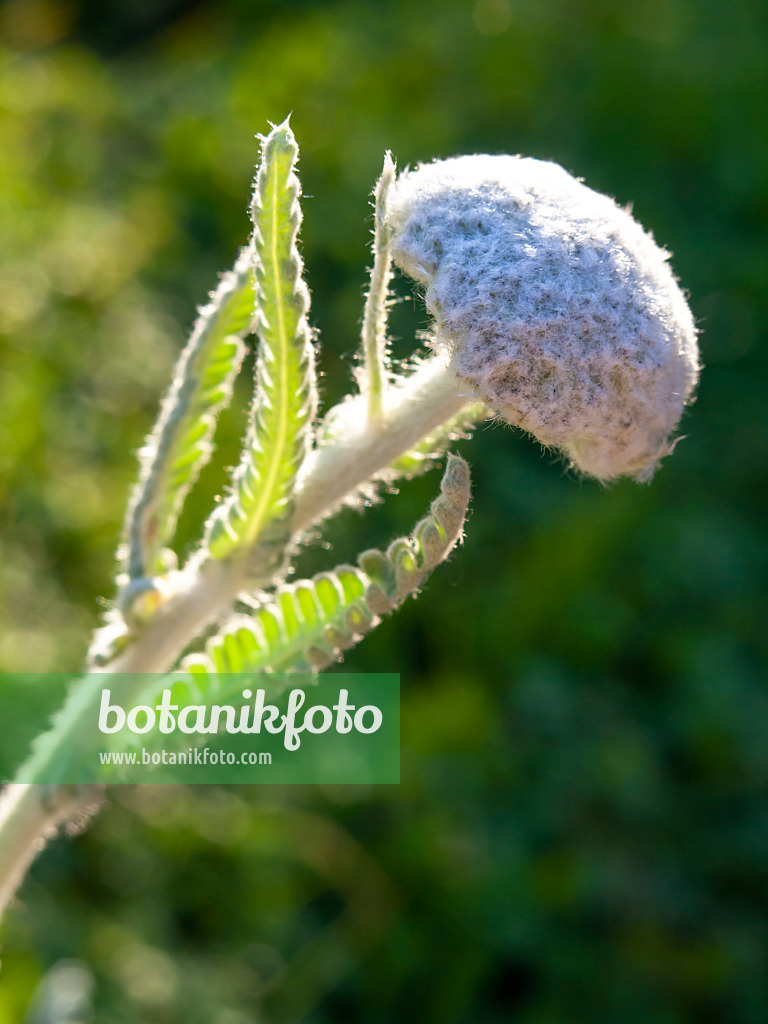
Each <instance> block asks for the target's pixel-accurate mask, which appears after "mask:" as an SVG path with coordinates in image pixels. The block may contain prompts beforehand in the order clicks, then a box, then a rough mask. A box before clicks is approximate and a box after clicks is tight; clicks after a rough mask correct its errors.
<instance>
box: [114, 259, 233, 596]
mask: <svg viewBox="0 0 768 1024" xmlns="http://www.w3.org/2000/svg"><path fill="white" fill-rule="evenodd" d="M252 319H253V269H252V254H251V252H250V251H249V250H248V249H245V250H244V251H243V252H242V253H241V254H240V257H239V258H238V260H237V262H236V263H235V266H234V269H233V270H231V271H230V272H229V273H227V274H225V275H224V276H223V277H222V279H221V282H220V284H219V286H218V288H217V289H216V290H215V291H214V292H213V293H212V294H211V301H210V302H209V303H208V305H207V306H204V307H203V308H202V309H201V310H200V313H199V315H198V318H197V321H196V323H195V326H194V329H193V331H192V334H191V336H190V339H189V342H188V343H187V345H186V347H185V349H184V351H183V352H182V354H181V357H180V359H179V362H178V365H177V367H176V371H175V374H174V380H173V384H172V385H171V389H170V391H169V392H168V395H167V396H166V398H165V399H164V401H163V404H162V408H161V411H160V416H159V418H158V421H157V424H156V426H155V429H154V430H153V432H152V434H151V435H150V437H149V439H148V441H147V443H146V445H145V447H144V449H143V450H142V451H141V452H140V456H139V457H140V460H141V473H140V477H139V483H138V485H137V487H136V491H135V493H134V496H133V498H132V500H131V503H130V506H129V511H128V518H127V525H126V534H127V541H126V547H127V550H126V559H127V563H128V566H127V567H128V572H129V575H130V577H131V579H137V578H138V577H141V576H145V575H146V576H152V575H155V574H156V573H158V572H160V571H161V565H160V564H159V563H160V558H161V552H162V549H163V547H164V546H165V545H167V544H169V543H170V542H171V540H172V539H173V534H174V530H175V528H176V520H177V519H178V516H179V512H180V511H181V508H182V505H183V503H184V499H185V497H186V495H187V493H188V492H189V489H190V488H191V487H192V485H193V484H194V482H195V480H196V479H197V477H198V475H199V473H200V470H201V469H202V467H203V466H204V465H205V463H206V462H207V461H208V459H209V458H210V456H211V452H212V450H213V447H212V444H211V438H212V436H213V432H214V429H215V426H216V416H217V415H218V413H219V411H220V409H221V408H222V406H223V405H224V404H225V403H226V402H227V400H228V399H229V396H230V394H231V392H232V385H233V382H234V379H235V376H236V375H237V371H238V369H239V368H240V363H241V361H242V358H243V355H244V352H245V346H244V345H243V343H242V341H241V340H240V339H241V338H242V337H243V336H244V335H246V334H248V333H249V332H250V330H251V323H252Z"/></svg>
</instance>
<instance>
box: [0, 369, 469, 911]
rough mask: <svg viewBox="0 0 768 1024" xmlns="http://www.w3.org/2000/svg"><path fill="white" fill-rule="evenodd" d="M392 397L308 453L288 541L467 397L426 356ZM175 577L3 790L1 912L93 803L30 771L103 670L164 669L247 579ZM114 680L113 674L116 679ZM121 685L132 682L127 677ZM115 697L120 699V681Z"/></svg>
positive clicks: (206, 570) (197, 571)
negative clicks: (162, 599)
mask: <svg viewBox="0 0 768 1024" xmlns="http://www.w3.org/2000/svg"><path fill="white" fill-rule="evenodd" d="M390 394H391V397H392V403H391V407H390V410H389V414H388V416H387V426H386V429H385V430H381V428H380V426H379V425H372V424H370V423H369V422H368V419H367V416H366V413H365V410H366V398H365V396H362V395H361V396H359V397H358V398H357V399H355V400H353V401H352V402H350V403H348V405H347V406H346V407H345V414H346V418H347V419H348V424H349V426H348V429H347V430H345V431H344V433H343V436H342V437H340V438H339V439H337V440H336V441H334V442H333V443H330V444H328V445H326V446H323V447H321V448H319V449H318V450H317V451H315V452H313V453H312V454H311V455H310V456H309V458H308V460H307V464H306V467H305V469H304V471H303V473H302V475H301V478H300V480H299V486H298V494H297V499H296V504H295V508H294V512H293V516H292V519H291V532H292V536H293V540H294V542H296V543H298V541H299V539H300V538H301V536H302V535H303V534H304V533H305V532H306V530H307V529H309V528H310V527H312V526H314V525H315V524H316V523H318V522H320V521H321V520H322V519H324V518H325V517H326V516H328V515H330V513H331V512H333V511H334V510H335V509H337V508H338V507H339V505H341V504H342V503H343V501H344V500H345V498H348V497H349V496H350V495H351V494H354V493H355V492H356V491H357V490H359V488H360V487H362V486H364V485H365V484H366V483H368V482H369V481H371V480H375V479H376V478H381V477H386V473H387V467H389V466H390V465H391V464H392V463H393V462H394V461H395V460H396V459H397V458H398V457H399V456H401V455H402V454H403V453H404V452H407V451H409V450H410V449H412V448H414V447H416V446H417V445H418V444H419V442H420V441H422V440H423V439H424V438H425V437H427V436H428V435H429V434H431V433H432V432H433V431H435V430H436V429H437V428H439V427H440V426H441V425H442V424H443V423H445V422H446V421H447V420H450V419H451V418H452V417H453V416H455V415H456V414H457V413H458V412H460V411H461V410H462V409H463V408H464V407H465V406H466V405H468V404H469V402H470V401H471V396H469V395H462V394H459V391H458V385H457V382H456V380H455V378H454V376H453V375H452V374H451V373H450V372H449V371H448V370H447V369H446V366H445V364H444V363H443V362H442V360H441V359H439V358H437V357H432V358H430V359H428V360H427V361H426V362H424V363H423V364H422V365H421V366H420V367H419V368H418V369H417V370H416V371H415V372H414V373H413V374H412V375H411V376H410V377H408V378H407V379H406V380H404V381H402V382H401V383H400V384H399V385H398V386H397V387H394V388H392V390H391V392H390ZM179 581H180V582H179V588H178V590H177V591H176V593H175V594H174V595H173V596H172V597H170V598H169V600H168V601H167V602H166V603H165V604H164V605H161V607H160V608H159V609H158V611H157V612H156V614H155V615H154V616H153V618H152V619H150V621H149V622H148V623H147V625H146V626H145V628H144V629H143V630H142V632H141V633H140V634H139V636H137V637H136V639H135V640H134V642H133V643H131V644H130V645H129V646H128V647H127V648H126V649H125V650H124V651H123V652H122V653H121V654H120V655H119V656H118V657H117V658H115V659H114V660H113V661H112V662H111V663H110V664H109V665H108V666H106V667H105V668H103V669H100V670H94V671H93V672H92V673H90V674H89V675H88V676H86V677H85V678H84V679H82V680H80V681H79V683H78V684H77V686H76V688H75V690H74V691H73V693H72V696H71V698H70V699H69V700H68V701H67V703H66V705H65V707H64V708H63V709H62V712H61V714H60V716H59V718H58V719H57V722H56V724H55V725H54V728H53V732H52V733H51V734H49V736H48V738H47V739H48V742H47V743H46V744H45V745H44V746H42V747H41V748H39V750H37V751H36V752H35V753H33V755H32V757H31V758H30V759H29V761H28V762H27V763H26V765H25V766H24V775H23V776H22V777H23V778H24V779H25V782H24V783H14V784H11V785H9V786H7V787H6V790H5V791H4V793H3V794H2V798H1V799H0V914H1V913H2V909H3V907H4V906H5V905H6V904H7V902H8V901H9V900H10V899H11V898H12V896H13V894H14V892H15V891H16V888H17V886H18V885H19V883H20V882H21V880H22V879H23V877H24V874H25V872H26V870H27V868H28V867H29V865H30V864H31V863H32V861H33V859H34V857H35V855H36V854H37V853H38V852H39V850H40V849H41V848H42V845H44V840H45V838H46V837H47V836H49V835H50V834H52V833H53V832H54V831H55V829H56V828H57V827H58V826H59V825H61V824H62V822H65V821H67V820H69V819H71V817H72V815H73V814H74V813H76V812H77V810H78V809H82V807H83V806H84V803H87V802H91V801H92V797H91V796H89V798H88V800H86V801H84V800H83V796H82V795H79V796H78V794H77V792H75V791H74V787H67V786H53V787H51V786H42V785H37V784H30V777H32V778H34V777H35V776H37V777H39V778H40V777H42V778H46V768H48V767H49V765H50V763H51V760H52V759H53V758H55V757H56V756H57V753H58V752H60V751H61V750H62V748H63V747H64V746H65V745H66V744H68V743H72V742H73V737H74V736H76V733H77V728H78V727H79V726H80V725H81V723H82V720H83V716H84V715H86V714H88V713H90V711H91V710H92V708H93V707H95V706H96V702H97V701H98V699H99V695H100V692H101V686H100V682H99V677H100V676H101V675H103V673H105V672H108V673H110V674H113V673H114V674H126V675H130V674H133V673H146V672H166V671H168V670H169V669H171V668H172V667H173V665H174V664H175V663H176V661H177V660H178V658H179V656H180V654H181V653H182V651H183V650H184V648H185V647H186V646H187V644H188V643H189V642H190V641H191V640H192V639H193V638H194V637H195V636H197V635H198V634H199V633H200V631H201V630H202V629H203V628H204V627H205V626H206V625H208V623H210V622H212V621H214V620H216V619H218V618H221V617H222V616H224V615H226V614H227V613H228V612H229V611H230V609H231V607H232V604H233V602H234V600H235V598H236V597H237V595H238V593H239V592H240V591H241V590H242V589H243V587H244V586H245V585H246V570H245V568H244V566H243V564H242V562H241V561H239V560H237V559H234V558H233V559H231V560H227V559H223V560H221V561H214V560H207V561H204V560H203V559H202V558H198V559H197V560H192V561H191V562H190V563H189V565H188V566H187V567H186V569H185V570H184V571H183V572H182V573H181V574H180V575H179ZM118 682H119V681H118V680H115V684H118ZM122 685H123V686H125V687H129V686H130V685H131V683H130V680H129V681H127V682H123V683H122ZM114 695H115V699H116V700H119V698H120V690H119V689H118V688H117V685H115V687H114ZM88 789H89V790H90V789H91V787H88ZM52 791H53V794H54V795H51V792H52ZM46 794H47V796H46ZM41 840H42V841H43V842H42V844H41Z"/></svg>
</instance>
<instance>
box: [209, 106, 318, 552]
mask: <svg viewBox="0 0 768 1024" xmlns="http://www.w3.org/2000/svg"><path fill="white" fill-rule="evenodd" d="M297 158H298V147H297V145H296V142H295V140H294V137H293V133H292V132H291V129H290V127H289V126H288V123H287V122H285V123H284V124H282V125H279V126H278V127H276V128H273V129H272V131H271V132H270V133H269V135H268V136H267V137H266V138H265V139H264V140H263V143H262V162H261V166H260V167H259V171H258V174H257V177H256V185H255V189H254V195H253V207H252V213H253V223H254V235H253V247H254V251H255V268H256V298H257V301H256V308H257V324H256V330H257V332H258V335H259V340H260V347H259V356H258V360H257V368H256V380H257V385H256V397H255V399H254V403H253V407H252V410H251V422H250V427H249V432H248V437H247V439H246V445H245V451H244V455H243V458H242V461H241V463H240V466H239V467H238V469H237V471H236V473H235V477H234V480H233V489H232V493H231V494H230V496H229V497H228V499H227V500H226V501H225V502H224V503H223V505H222V506H221V507H220V508H219V509H217V510H216V512H215V513H214V514H213V516H212V517H211V519H210V520H209V523H208V529H207V534H206V544H207V549H208V552H209V553H210V555H211V556H212V557H213V558H216V559H221V558H226V557H228V556H230V555H232V554H233V553H235V552H236V551H241V550H247V551H249V552H250V555H251V563H252V565H253V566H254V567H255V568H256V567H257V568H260V569H264V568H265V567H267V566H270V565H273V564H274V563H275V562H276V561H277V560H278V559H279V558H280V556H281V554H282V550H283V547H284V545H285V542H286V541H287V539H288V536H289V525H288V521H289V515H290V511H291V508H292V502H293V495H294V489H295V482H296V475H297V472H298V470H299V468H300V466H301V464H302V462H303V460H304V458H305V456H306V453H307V451H308V449H309V446H310V443H311V429H312V422H313V419H314V415H315V407H316V401H317V399H316V390H315V379H314V377H315V375H314V351H313V347H312V334H311V331H310V328H309V324H308V322H307V310H308V308H309V293H308V291H307V288H306V285H305V284H304V281H303V279H302V261H301V257H300V255H299V252H298V248H297V244H296V243H297V237H298V232H299V226H300V224H301V208H300V206H299V195H300V191H301V189H300V185H299V179H298V178H297V176H296V173H295V166H296V160H297Z"/></svg>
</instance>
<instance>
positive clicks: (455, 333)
mask: <svg viewBox="0 0 768 1024" xmlns="http://www.w3.org/2000/svg"><path fill="white" fill-rule="evenodd" d="M387 221H388V224H389V226H390V228H391V230H392V252H393V257H394V260H395V262H396V263H397V264H398V266H399V267H400V268H401V269H402V270H403V271H405V272H406V273H407V274H409V275H410V276H411V277H413V278H414V279H415V280H416V281H417V282H419V283H420V284H422V285H425V286H426V295H425V300H426V303H427V307H428V308H429V310H430V312H431V313H432V315H433V316H434V318H435V321H436V336H435V343H436V345H437V347H438V348H441V349H443V350H447V352H448V353H449V354H450V356H451V366H452V368H453V370H454V371H455V372H456V373H457V374H458V376H459V378H460V379H461V380H462V381H463V382H464V384H465V385H468V386H469V387H470V388H471V389H472V391H473V392H474V393H475V394H476V395H477V397H479V398H480V399H482V400H483V401H484V402H486V403H488V404H489V405H490V406H492V407H493V408H494V409H495V410H496V411H497V412H498V413H500V414H501V415H502V416H503V417H504V418H505V419H506V420H507V421H508V422H510V423H513V424H515V425H516V426H520V427H522V428H524V429H525V430H528V431H530V432H531V433H532V434H534V435H535V436H536V437H537V438H538V440H539V441H541V442H542V444H545V445H548V446H553V447H556V448H559V449H562V450H563V451H564V452H565V454H566V455H567V457H568V458H569V459H570V460H571V461H572V462H573V464H574V465H575V466H576V467H577V468H578V469H580V470H581V471H582V472H584V473H587V474H589V475H591V476H594V477H597V478H598V479H600V480H608V479H610V478H611V477H616V476H622V475H631V476H634V477H636V478H637V479H638V480H645V479H648V478H649V477H650V476H651V475H652V474H653V471H654V469H655V467H656V464H657V463H658V460H659V459H660V458H661V457H662V456H663V455H665V454H667V453H668V452H669V451H670V450H671V445H670V442H669V435H670V432H671V431H672V429H673V428H674V426H675V424H676V423H677V421H678V420H679V418H680V415H681V413H682V411H683V406H684V405H685V403H686V402H687V401H688V400H689V399H690V397H691V393H692V391H693V388H694V385H695V383H696V380H697V377H698V348H697V344H696V329H695V326H694V323H693V318H692V316H691V312H690V310H689V308H688V305H687V302H686V300H685V298H684V296H683V293H682V292H681V290H680V288H679V286H678V284H677V282H676V280H675V278H674V276H673V275H672V272H671V270H670V268H669V265H668V264H667V262H666V261H667V258H668V254H667V253H665V252H664V251H663V250H662V249H660V248H659V247H658V246H657V245H656V243H655V242H654V241H653V239H652V238H651V237H650V235H648V234H646V232H645V231H644V230H643V229H642V228H641V227H640V225H639V224H638V223H637V222H636V221H635V220H633V218H632V217H631V216H630V215H629V214H628V213H627V212H626V211H625V210H622V209H621V208H620V207H618V206H617V205H616V203H614V202H613V200H611V199H609V198H608V197H607V196H603V195H599V194H598V193H597V192H593V191H592V190H591V189H589V188H587V187H586V186H585V185H583V184H581V182H579V181H577V180H576V179H575V178H573V177H571V175H570V174H568V173H567V172H566V171H564V170H563V168H562V167H559V166H558V165H557V164H553V163H547V162H545V161H542V160H533V159H530V158H525V157H516V156H463V157H457V158H455V159H452V160H441V161H436V162H435V163H431V164H425V165H422V166H421V167H418V168H417V169H416V170H414V171H410V172H407V173H405V174H402V175H400V177H399V178H398V179H397V182H396V183H395V185H394V186H393V187H392V189H391V191H390V195H389V200H388V209H387Z"/></svg>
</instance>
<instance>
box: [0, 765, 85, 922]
mask: <svg viewBox="0 0 768 1024" xmlns="http://www.w3.org/2000/svg"><path fill="white" fill-rule="evenodd" d="M83 788H85V787H75V786H53V787H52V786H35V785H24V784H19V783H15V784H13V783H12V784H11V785H8V786H6V787H5V789H4V790H3V792H2V795H0V916H2V912H3V909H4V908H5V906H6V905H7V904H8V902H9V901H10V900H11V898H12V897H13V895H14V893H15V892H16V889H17V888H18V886H19V884H20V883H21V881H22V879H23V878H24V875H25V874H26V873H27V870H28V868H29V866H30V864H31V863H32V861H33V860H34V859H35V857H36V856H37V854H38V853H39V852H40V851H41V850H42V849H43V848H44V847H45V844H46V842H47V840H48V839H50V838H51V837H52V836H53V835H55V833H56V829H57V828H58V827H59V826H60V825H61V824H63V823H64V822H67V821H71V820H73V819H74V818H75V817H77V816H78V814H82V812H83V809H84V807H85V806H87V805H88V804H95V803H96V802H97V800H96V798H95V794H96V792H97V791H98V790H100V788H101V787H99V786H90V787H88V789H89V790H91V793H90V794H89V796H88V798H87V799H84V794H83V792H82V789H83Z"/></svg>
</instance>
